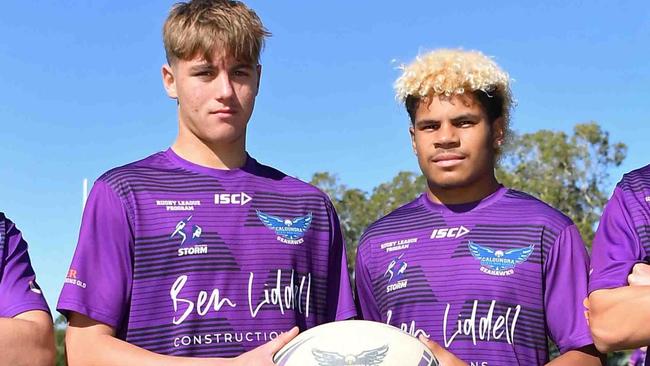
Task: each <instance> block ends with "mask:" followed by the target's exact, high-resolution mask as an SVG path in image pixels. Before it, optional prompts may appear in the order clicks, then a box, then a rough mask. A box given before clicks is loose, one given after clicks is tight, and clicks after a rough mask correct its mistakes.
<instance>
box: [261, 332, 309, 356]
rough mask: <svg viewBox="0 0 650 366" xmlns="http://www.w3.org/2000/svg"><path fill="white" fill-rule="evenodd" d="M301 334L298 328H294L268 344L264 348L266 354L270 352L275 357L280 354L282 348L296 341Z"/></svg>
mask: <svg viewBox="0 0 650 366" xmlns="http://www.w3.org/2000/svg"><path fill="white" fill-rule="evenodd" d="M299 332H300V330H299V329H298V327H293V328H291V330H290V331H288V332H284V333H281V334H280V335H279V336H277V337H276V338H275V339H274V340H272V341H270V342H268V343H267V344H265V345H264V346H263V347H264V348H265V351H266V352H269V353H270V354H271V355H273V354H275V353H276V352H278V351H279V350H280V349H281V348H282V347H284V346H285V345H286V344H287V343H289V342H290V341H291V340H292V339H294V338H295V337H296V336H297V335H298V333H299Z"/></svg>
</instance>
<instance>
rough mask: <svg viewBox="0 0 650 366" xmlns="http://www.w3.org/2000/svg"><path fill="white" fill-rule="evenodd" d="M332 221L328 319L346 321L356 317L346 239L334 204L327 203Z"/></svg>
mask: <svg viewBox="0 0 650 366" xmlns="http://www.w3.org/2000/svg"><path fill="white" fill-rule="evenodd" d="M327 211H328V215H329V220H330V235H331V243H330V252H329V269H328V271H327V272H328V286H327V287H328V288H327V304H328V305H327V307H328V314H329V315H328V319H329V320H331V321H334V320H346V319H350V318H353V317H355V316H356V310H355V308H354V298H353V297H352V288H351V286H350V276H349V275H348V260H347V256H346V250H345V239H344V238H343V233H342V231H341V224H340V222H339V218H338V215H337V214H336V210H335V209H334V207H333V206H332V204H331V203H330V202H329V200H328V202H327Z"/></svg>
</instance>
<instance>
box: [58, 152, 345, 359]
mask: <svg viewBox="0 0 650 366" xmlns="http://www.w3.org/2000/svg"><path fill="white" fill-rule="evenodd" d="M346 266H347V264H346V257H345V246H344V242H343V238H342V234H341V229H340V227H339V222H338V218H337V216H336V212H335V211H334V208H333V206H332V204H331V202H330V201H329V200H328V198H327V196H326V195H325V194H323V193H322V192H320V191H319V190H317V189H316V188H314V187H312V186H310V185H308V184H306V183H303V182H301V181H299V180H297V179H294V178H291V177H288V176H286V175H284V174H283V173H281V172H279V171H277V170H274V169H272V168H269V167H266V166H263V165H261V164H259V163H257V162H256V161H255V160H254V159H252V158H248V160H247V162H246V165H245V166H244V167H242V168H241V169H235V170H217V169H210V168H206V167H202V166H198V165H195V164H192V163H190V162H188V161H185V160H183V159H181V158H180V157H179V156H177V155H176V154H175V153H174V152H173V151H172V150H171V149H170V150H167V151H165V152H161V153H158V154H154V155H152V156H150V157H148V158H146V159H144V160H141V161H138V162H135V163H132V164H129V165H126V166H124V167H120V168H116V169H113V170H111V171H109V172H107V173H106V174H104V175H103V176H102V177H100V178H99V179H98V180H97V182H96V183H95V185H94V187H93V189H92V190H91V193H90V196H89V198H88V203H87V205H86V208H85V210H84V215H83V220H82V225H81V231H80V235H79V242H78V244H77V249H76V252H75V255H74V258H73V260H72V264H71V266H70V272H69V273H68V276H67V279H66V284H65V285H64V288H63V290H62V293H61V296H60V298H59V303H58V306H57V308H58V309H59V311H61V312H63V313H64V314H67V313H68V312H70V311H74V312H78V313H81V314H84V315H87V316H89V317H90V318H93V319H95V320H97V321H100V322H103V323H106V324H108V325H110V326H112V327H114V328H115V329H116V332H117V334H118V336H119V337H120V338H122V339H124V340H126V341H128V342H130V343H133V344H135V345H137V346H140V347H142V348H145V349H148V350H151V351H153V352H157V353H162V354H169V355H178V356H202V357H229V356H235V355H238V354H241V353H242V352H244V351H247V350H250V349H252V348H254V347H256V346H258V345H260V344H262V343H265V342H266V341H268V340H270V339H272V338H274V337H275V336H277V334H279V333H280V332H283V331H287V330H289V329H290V328H291V327H292V326H294V325H298V326H300V328H301V329H303V330H304V329H307V328H310V327H313V326H316V325H318V324H321V323H325V322H330V321H334V320H340V319H347V318H350V317H353V316H355V314H356V312H355V309H354V303H353V300H352V291H351V288H350V283H349V278H348V275H347V270H346Z"/></svg>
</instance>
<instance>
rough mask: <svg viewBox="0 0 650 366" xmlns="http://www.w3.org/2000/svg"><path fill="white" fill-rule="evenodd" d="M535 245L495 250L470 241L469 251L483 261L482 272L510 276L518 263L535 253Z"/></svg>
mask: <svg viewBox="0 0 650 366" xmlns="http://www.w3.org/2000/svg"><path fill="white" fill-rule="evenodd" d="M534 247H535V246H534V245H530V246H527V247H524V248H517V249H510V250H506V251H503V250H494V249H492V248H488V247H484V246H481V245H478V244H476V243H472V242H469V251H470V253H472V256H474V258H476V259H478V260H479V261H481V272H484V273H487V274H489V275H493V276H510V275H511V274H513V273H515V271H514V268H515V266H516V265H517V264H521V263H524V262H525V261H526V260H527V259H528V257H530V255H531V254H532V253H533V248H534Z"/></svg>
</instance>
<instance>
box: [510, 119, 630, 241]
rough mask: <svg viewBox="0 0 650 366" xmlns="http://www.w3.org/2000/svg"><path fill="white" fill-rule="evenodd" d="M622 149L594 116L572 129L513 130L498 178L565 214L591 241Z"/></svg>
mask: <svg viewBox="0 0 650 366" xmlns="http://www.w3.org/2000/svg"><path fill="white" fill-rule="evenodd" d="M626 153H627V147H626V146H625V144H623V143H621V142H617V143H612V142H610V139H609V133H608V132H606V131H603V130H602V129H601V127H600V126H599V125H598V124H597V123H595V122H590V123H585V124H578V125H576V126H575V127H574V128H573V134H571V135H568V134H566V133H564V132H558V131H549V130H540V131H537V132H534V133H525V134H521V135H517V134H515V135H514V136H512V139H511V141H510V143H509V144H508V146H506V149H505V152H504V156H503V159H502V160H501V163H500V164H499V167H498V169H497V178H498V179H499V181H500V182H502V183H503V184H504V185H506V186H508V187H512V188H515V189H518V190H521V191H524V192H527V193H530V194H532V195H534V196H536V197H538V198H539V199H541V200H542V201H544V202H546V203H548V204H549V205H551V206H553V207H555V208H557V209H558V210H560V211H562V212H563V213H564V214H566V215H567V216H569V217H570V218H571V219H573V221H574V222H575V223H576V225H577V226H578V228H579V229H580V233H581V234H582V237H583V239H584V240H585V243H587V245H588V246H589V247H591V242H592V240H593V237H594V230H595V226H596V223H597V222H598V220H599V218H600V214H601V213H602V208H603V206H604V205H605V203H606V202H607V199H608V198H609V192H608V191H607V190H606V186H607V185H608V183H610V182H609V172H610V169H611V168H612V167H617V166H620V165H621V163H622V162H623V160H624V159H625V155H626Z"/></svg>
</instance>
